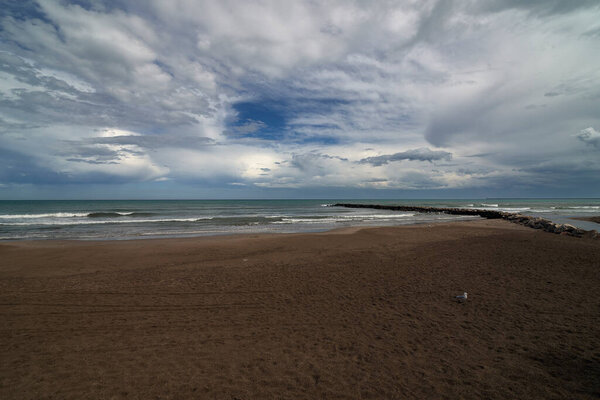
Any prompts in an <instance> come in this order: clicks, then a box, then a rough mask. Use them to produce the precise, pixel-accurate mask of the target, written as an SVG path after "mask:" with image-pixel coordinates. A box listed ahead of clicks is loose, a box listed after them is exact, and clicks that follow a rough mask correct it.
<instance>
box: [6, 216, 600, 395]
mask: <svg viewBox="0 0 600 400" xmlns="http://www.w3.org/2000/svg"><path fill="white" fill-rule="evenodd" d="M599 267H600V241H599V240H591V239H579V238H574V237H565V236H560V235H553V234H550V233H546V232H541V231H537V230H533V229H529V228H525V227H522V226H519V225H515V224H511V223H509V222H506V221H500V220H494V221H491V220H482V221H474V222H463V223H453V224H446V225H434V226H424V225H423V226H412V227H392V228H390V227H388V228H372V229H371V228H369V229H351V230H345V231H337V232H335V231H334V232H329V233H325V234H294V235H254V236H231V237H218V238H189V239H169V240H144V241H120V242H118V241H113V242H74V241H71V242H52V241H50V242H12V243H4V244H2V245H0V313H1V316H0V318H1V320H0V321H1V324H0V325H1V326H0V330H1V334H0V352H1V353H0V360H1V363H0V398H1V399H49V398H53V399H82V398H98V399H112V398H116V399H120V398H123V399H158V398H160V399H187V398H190V399H192V398H198V399H203V398H207V399H213V398H215V399H279V398H283V399H291V398H300V399H313V398H327V399H346V398H347V399H369V398H373V399H405V398H416V399H437V398H440V399H441V398H448V399H460V398H465V399H494V398H495V399H509V398H511V399H517V398H518V399H528V398H536V399H591V398H598V396H599V395H600V296H599V290H600V272H599ZM463 291H467V292H468V293H469V301H468V302H467V303H466V304H459V303H456V302H454V301H452V296H454V295H457V294H460V293H462V292H463Z"/></svg>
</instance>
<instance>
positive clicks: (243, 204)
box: [0, 199, 600, 241]
mask: <svg viewBox="0 0 600 400" xmlns="http://www.w3.org/2000/svg"><path fill="white" fill-rule="evenodd" d="M337 202H345V203H372V204H395V205H419V206H433V207H461V208H479V209H493V210H504V211H511V212H521V213H523V214H527V215H535V216H541V217H544V218H547V219H550V220H552V221H554V222H560V223H571V224H573V225H575V226H578V227H581V228H584V229H596V230H600V224H596V223H593V222H586V221H578V220H573V219H571V218H572V217H585V216H594V215H600V199H485V200H482V199H467V200H465V199H462V200H414V199H413V200H351V199H337V200H69V201H58V200H35V201H8V200H5V201H0V240H3V241H7V240H25V239H77V240H108V239H143V238H166V237H190V236H207V235H223V234H237V233H294V232H319V231H326V230H331V229H335V228H341V227H347V226H386V225H407V224H424V223H427V224H429V223H436V222H447V221H457V220H469V219H477V218H479V217H470V216H454V215H446V214H422V213H414V212H395V211H387V210H371V209H351V208H342V207H331V206H330V205H331V204H334V203H337Z"/></svg>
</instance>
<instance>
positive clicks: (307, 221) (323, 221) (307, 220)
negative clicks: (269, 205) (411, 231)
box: [271, 214, 415, 224]
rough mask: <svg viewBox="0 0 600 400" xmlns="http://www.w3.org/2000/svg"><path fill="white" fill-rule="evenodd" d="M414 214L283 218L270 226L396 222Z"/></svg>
mask: <svg viewBox="0 0 600 400" xmlns="http://www.w3.org/2000/svg"><path fill="white" fill-rule="evenodd" d="M414 215H415V214H373V215H362V214H361V215H337V216H331V217H328V218H291V217H290V218H283V219H282V220H281V221H273V222H271V223H272V224H319V223H321V224H326V223H332V222H349V221H352V222H360V221H374V220H380V221H381V220H388V221H389V220H396V219H403V218H408V217H412V216H414Z"/></svg>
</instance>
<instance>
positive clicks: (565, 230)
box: [333, 203, 600, 239]
mask: <svg viewBox="0 0 600 400" xmlns="http://www.w3.org/2000/svg"><path fill="white" fill-rule="evenodd" d="M333 207H347V208H373V209H377V210H392V211H413V212H421V213H443V214H452V215H472V216H480V217H483V218H487V219H505V220H507V221H510V222H513V223H515V224H520V225H524V226H527V227H529V228H533V229H541V230H543V231H546V232H551V233H555V234H560V235H567V236H575V237H584V236H585V237H590V238H594V239H598V238H600V234H599V233H598V232H597V231H595V230H591V231H587V230H585V229H581V228H577V227H575V226H573V225H570V224H557V223H554V222H552V221H550V220H547V219H545V218H541V217H532V216H529V215H523V214H518V213H510V212H505V211H496V210H481V209H471V208H451V207H423V206H392V205H381V204H352V203H336V204H334V205H333Z"/></svg>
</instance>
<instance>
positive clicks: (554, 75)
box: [0, 0, 600, 199]
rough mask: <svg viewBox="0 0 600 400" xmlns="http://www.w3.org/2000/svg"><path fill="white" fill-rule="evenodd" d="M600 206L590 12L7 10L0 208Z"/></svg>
mask: <svg viewBox="0 0 600 400" xmlns="http://www.w3.org/2000/svg"><path fill="white" fill-rule="evenodd" d="M498 196H502V197H518V196H521V197H535V196H540V197H552V196H555V197H572V196H586V197H600V6H599V3H598V1H597V0H592V1H566V0H565V1H561V0H529V1H518V0H504V1H502V0H488V1H469V0H464V1H452V0H440V1H435V0H431V1H427V0H424V1H422V0H414V1H411V0H402V1H388V0H386V1H354V2H353V1H347V0H340V1H335V0H332V1H315V0H309V1H253V0H248V1H241V0H238V1H228V0H219V1H214V0H213V1H199V0H169V1H165V0H148V1H127V0H107V1H100V0H97V1H96V0H82V1H60V0H39V1H34V0H4V1H2V7H0V198H4V199H13V198H14V199H16V198H148V197H152V198H268V197H272V198H281V197H296V198H302V197H321V198H327V197H363V198H364V197H367V198H368V197H370V198H376V197H413V198H414V197H433V198H435V197H498Z"/></svg>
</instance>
